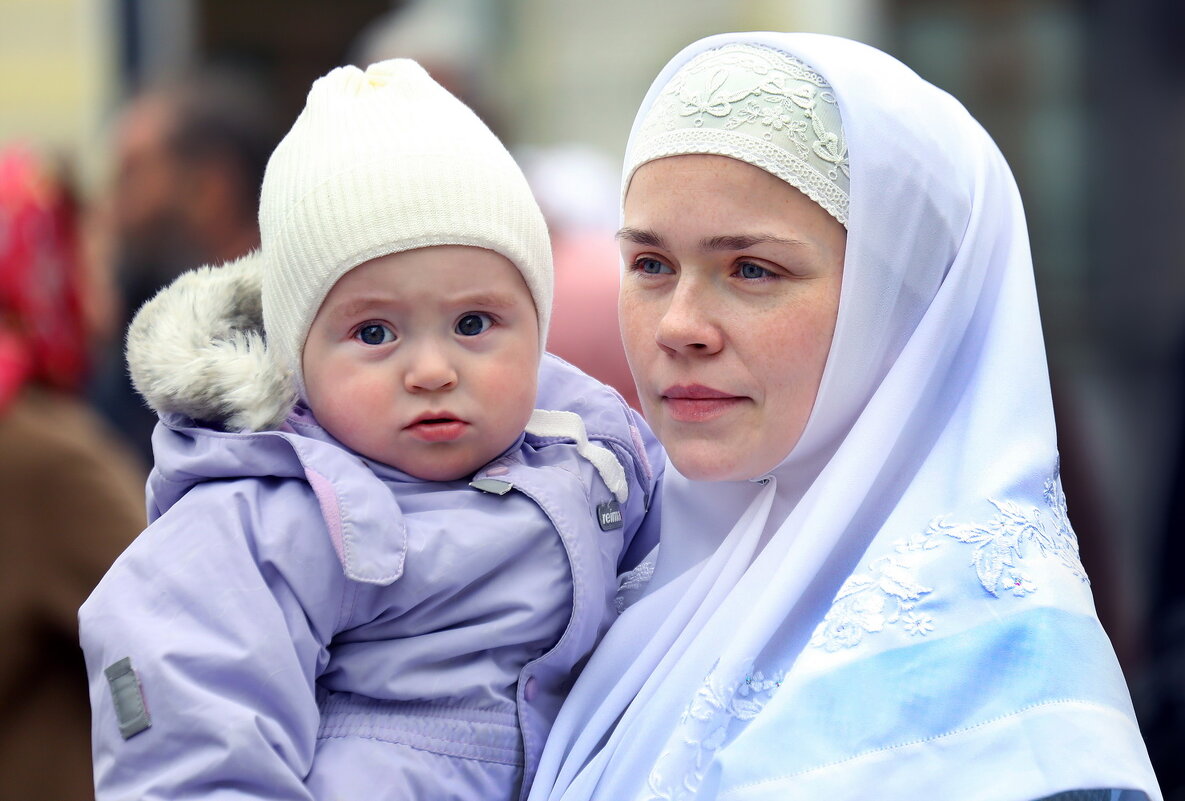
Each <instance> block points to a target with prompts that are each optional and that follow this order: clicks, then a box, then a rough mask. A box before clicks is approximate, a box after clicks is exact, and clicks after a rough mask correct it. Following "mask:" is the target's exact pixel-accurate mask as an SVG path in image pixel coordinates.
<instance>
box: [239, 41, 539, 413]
mask: <svg viewBox="0 0 1185 801" xmlns="http://www.w3.org/2000/svg"><path fill="white" fill-rule="evenodd" d="M259 227H260V233H261V235H262V253H263V257H264V262H265V264H266V267H265V273H264V277H263V321H264V329H265V330H266V332H267V341H268V348H269V350H272V351H273V352H274V353H275V355H276V357H277V358H278V359H279V360H280V364H281V365H283V366H285V367H286V368H288V369H290V370H291V371H292V375H293V378H294V380H295V382H296V387H297V391H298V392H299V393H300V394H301V395H303V394H304V380H303V375H302V372H301V353H302V351H303V349H304V341H305V338H306V337H307V336H308V332H309V327H310V326H311V325H312V322H313V318H314V317H315V316H316V314H317V310H318V309H319V308H320V306H321V303H322V302H323V301H324V300H325V296H326V295H327V294H328V293H329V290H330V289H332V287H333V285H334V284H335V283H336V282H337V280H338V279H340V278H341V277H342V276H343V275H345V274H346V273H347V272H349V271H350V270H351V269H353V268H354V267H357V266H358V265H360V264H362V263H363V262H366V261H369V260H370V259H374V258H378V257H380V256H386V255H389V254H391V253H399V252H402V251H406V250H414V249H416V248H422V247H431V246H434V245H472V246H475V247H481V248H487V249H489V250H493V251H495V252H497V253H500V254H501V255H503V256H505V257H506V258H507V259H509V260H510V261H511V262H512V263H513V264H514V265H515V266H516V267H518V269H519V271H520V272H522V275H523V278H524V279H525V280H526V284H527V288H528V289H529V290H530V292H531V296H532V298H533V299H534V301H535V311H536V314H537V315H538V318H539V341H540V345H541V346H542V345H543V343H545V342H546V341H547V324H548V319H549V317H550V316H551V299H552V287H553V275H552V264H551V246H550V242H549V240H548V234H547V224H546V223H545V222H544V220H543V215H542V213H541V212H540V210H539V206H538V204H537V203H536V202H535V198H534V197H533V196H532V194H531V190H530V188H529V187H528V186H527V181H526V179H525V178H524V177H523V174H522V171H521V170H520V169H519V167H518V165H517V164H515V162H514V159H513V158H512V157H511V156H510V153H509V152H507V150H506V148H505V147H504V146H503V145H502V143H501V142H499V141H498V138H497V137H496V136H494V134H493V133H492V132H491V131H490V129H489V128H487V127H486V125H485V124H484V123H483V122H482V121H481V120H480V119H478V117H477V115H476V114H474V113H473V112H472V111H471V110H470V109H469V108H468V107H467V106H465V105H464V104H463V103H462V102H461V101H460V100H458V99H457V98H455V97H453V96H452V95H451V94H449V93H448V92H447V91H446V90H445V89H444V88H443V87H441V86H440V85H439V84H437V83H436V82H435V81H433V80H432V79H431V78H430V77H429V76H428V73H427V72H425V71H424V69H423V68H422V67H421V66H420V65H419V64H417V63H416V62H414V61H410V60H407V59H393V60H390V61H383V62H380V63H378V64H374V65H372V66H371V67H369V68H368V69H367V70H366V71H365V72H363V71H362V70H360V69H358V68H357V67H339V68H338V69H335V70H333V71H332V72H330V73H329V74H328V75H325V76H324V77H322V78H320V79H318V80H317V81H316V82H315V83H314V84H313V87H312V89H311V90H310V91H309V96H308V99H307V101H306V103H305V108H304V111H303V112H301V114H300V116H299V117H298V118H297V120H296V122H295V123H294V124H293V126H292V130H291V131H289V132H288V135H287V136H285V137H284V139H283V141H281V142H280V144H279V146H278V147H277V148H276V150H275V152H274V153H273V154H272V157H271V159H270V160H269V161H268V165H267V173H266V174H265V175H264V179H263V189H262V194H261V197H260V203H259Z"/></svg>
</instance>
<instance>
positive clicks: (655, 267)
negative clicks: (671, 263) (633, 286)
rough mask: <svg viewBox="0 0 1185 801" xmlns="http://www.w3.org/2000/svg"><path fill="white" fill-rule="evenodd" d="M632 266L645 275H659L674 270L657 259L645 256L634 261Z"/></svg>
mask: <svg viewBox="0 0 1185 801" xmlns="http://www.w3.org/2000/svg"><path fill="white" fill-rule="evenodd" d="M634 266H635V267H636V268H637V269H638V271H639V272H643V273H646V274H647V275H660V274H662V273H670V272H674V270H672V269H671V268H670V267H668V266H667V265H665V264H663V263H662V262H661V261H659V260H658V259H651V258H647V257H645V256H643V257H642V258H640V259H638V260H637V261H636V262H634Z"/></svg>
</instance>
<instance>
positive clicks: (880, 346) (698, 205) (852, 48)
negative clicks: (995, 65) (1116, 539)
mask: <svg viewBox="0 0 1185 801" xmlns="http://www.w3.org/2000/svg"><path fill="white" fill-rule="evenodd" d="M624 179H625V183H624V187H625V194H624V227H623V228H622V231H621V232H620V233H619V240H620V244H621V248H622V254H623V260H624V264H625V269H626V274H625V276H624V278H623V284H622V291H621V304H620V305H621V319H622V329H623V334H624V339H625V344H626V351H627V354H628V356H629V359H630V365H631V368H632V370H633V372H634V376H635V379H636V381H637V383H638V387H639V392H640V396H641V403H642V407H643V410H644V412H645V413H646V416H647V419H648V422H649V423H650V424H651V426H652V427H653V428H654V430H655V432H656V433H657V434H658V435H659V438H660V439H661V440H662V443H663V445H664V446H665V447H666V449H667V451H668V455H669V459H670V463H671V464H670V466H669V467H668V471H667V479H666V486H665V488H664V493H663V497H662V509H663V526H662V539H661V545H660V546H659V550H658V556H657V560H656V563H655V565H654V568H653V578H652V579H651V580H650V582H649V584H648V586H646V587H645V589H644V590H643V591H642V592H641V593H640V594H641V597H640V598H639V599H638V600H637V601H636V602H635V603H634V604H633V605H632V606H630V607H629V608H628V609H626V610H625V612H624V613H623V615H622V617H621V618H620V620H619V621H618V622H617V623H616V624H615V625H614V627H613V628H612V629H611V630H610V632H609V634H608V636H607V637H606V639H605V640H604V642H603V644H602V645H601V646H600V648H599V649H598V651H597V652H596V653H595V654H594V657H593V659H592V660H591V661H590V663H589V665H588V667H587V668H586V670H585V672H584V674H583V675H582V676H581V677H580V679H579V681H578V682H577V683H576V686H575V688H574V689H573V692H572V694H571V696H570V697H569V699H568V701H567V703H566V705H565V707H564V709H563V712H562V714H561V716H560V719H559V721H558V722H557V724H556V727H555V729H554V730H553V734H552V738H551V740H550V741H549V743H548V748H547V750H546V752H545V754H544V758H543V762H542V764H541V766H540V769H539V772H538V774H537V777H536V781H535V785H534V790H533V792H532V796H531V797H532V798H533V799H543V798H556V799H560V798H562V799H586V798H598V799H614V800H615V801H624V800H625V799H675V798H699V799H715V798H721V799H723V798H730V799H731V798H737V799H741V798H744V799H759V798H778V799H788V798H789V799H799V798H801V799H812V801H814V800H816V799H828V800H829V801H835V800H836V799H847V798H852V799H864V798H877V799H881V800H883V799H903V800H905V799H909V801H915V800H916V799H959V801H969V800H970V799H983V801H989V800H991V801H995V800H997V799H998V800H999V801H1005V800H1010V799H1016V800H1017V801H1030V800H1031V799H1038V798H1044V797H1047V796H1050V795H1053V794H1058V793H1064V792H1067V791H1096V790H1097V791H1099V792H1090V793H1086V794H1078V793H1075V797H1081V798H1095V797H1098V798H1112V797H1114V798H1127V799H1144V798H1149V799H1156V798H1159V797H1160V794H1159V790H1158V789H1157V787H1156V781H1155V778H1154V777H1153V775H1152V772H1151V768H1150V767H1149V765H1148V761H1147V755H1146V753H1145V750H1144V746H1143V742H1142V741H1141V739H1140V735H1139V732H1138V730H1137V728H1136V724H1135V721H1134V717H1133V715H1132V711H1131V704H1130V701H1129V698H1128V695H1127V691H1126V688H1125V686H1124V684H1123V679H1122V676H1121V674H1120V672H1119V668H1118V665H1117V663H1116V660H1115V658H1114V655H1113V653H1112V651H1111V647H1110V644H1109V642H1108V641H1107V638H1106V635H1105V634H1104V633H1103V631H1102V629H1101V627H1100V626H1099V624H1098V620H1097V618H1096V617H1095V614H1094V609H1093V605H1092V602H1091V596H1090V590H1089V584H1088V582H1087V579H1086V576H1085V574H1084V573H1083V571H1082V568H1081V564H1080V562H1079V560H1078V552H1077V543H1076V541H1075V538H1074V535H1073V532H1072V530H1071V528H1070V525H1069V521H1068V519H1067V517H1066V505H1065V499H1064V496H1063V495H1062V492H1061V486H1060V481H1059V478H1058V460H1057V451H1056V444H1055V441H1054V423H1053V416H1052V410H1051V403H1050V395H1049V388H1048V376H1047V370H1046V364H1045V355H1044V349H1043V345H1042V335H1041V328H1040V322H1039V319H1038V311H1037V303H1036V297H1035V292H1034V287H1033V274H1032V263H1031V258H1030V254H1029V247H1028V239H1027V234H1026V231H1025V223H1024V217H1023V213H1022V210H1021V203H1020V200H1019V197H1018V194H1017V190H1016V187H1015V184H1014V181H1013V179H1012V176H1011V174H1010V172H1009V170H1008V167H1007V166H1006V164H1005V163H1004V160H1003V158H1002V157H1001V155H1000V153H999V151H998V150H997V149H996V147H995V145H994V144H993V143H992V141H991V139H990V138H989V137H988V136H987V134H986V133H985V132H984V131H983V130H982V129H981V128H980V127H979V125H978V124H977V123H975V121H974V120H973V119H971V117H970V116H969V115H968V114H967V112H966V111H965V110H964V109H963V107H962V106H961V105H959V103H958V102H957V101H955V100H954V99H953V98H951V97H950V96H949V95H947V94H945V93H943V92H942V91H940V90H938V89H936V88H935V87H933V86H931V85H929V84H927V83H925V82H924V81H922V80H921V79H920V78H918V77H917V76H916V75H915V74H914V73H912V72H911V71H909V70H908V69H907V68H906V67H904V66H903V65H901V64H899V63H898V62H896V61H894V60H893V59H892V58H890V57H888V56H886V55H884V54H882V53H880V52H877V51H875V50H873V49H871V48H869V47H866V46H863V45H860V44H857V43H854V42H849V41H845V40H840V39H835V38H831V37H825V36H818V35H806V34H801V35H782V34H769V33H757V34H729V35H722V36H715V37H710V38H708V39H705V40H702V41H700V42H697V43H695V44H693V45H691V46H689V47H688V48H686V49H685V50H684V51H683V52H681V53H680V54H678V55H677V56H676V57H675V58H674V60H672V61H671V63H670V64H668V65H667V67H666V68H665V69H664V70H663V71H662V73H661V74H660V75H659V76H658V78H657V79H656V80H655V82H654V84H653V86H652V88H651V90H650V92H649V94H648V95H647V97H646V99H645V101H644V102H643V104H642V107H641V110H640V111H639V113H638V117H637V121H636V123H635V126H634V130H633V132H632V134H631V137H630V142H629V146H628V148H627V154H626V165H625V173H624ZM841 287H842V289H841ZM638 583H640V582H636V581H635V582H631V584H635V585H636V584H638ZM629 589H630V588H629V587H627V594H628V592H629ZM1111 790H1114V791H1115V792H1110V791H1111Z"/></svg>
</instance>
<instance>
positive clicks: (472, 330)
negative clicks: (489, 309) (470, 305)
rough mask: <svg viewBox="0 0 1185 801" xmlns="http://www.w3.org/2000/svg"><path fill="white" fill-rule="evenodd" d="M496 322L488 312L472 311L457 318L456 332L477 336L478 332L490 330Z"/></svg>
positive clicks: (465, 335)
mask: <svg viewBox="0 0 1185 801" xmlns="http://www.w3.org/2000/svg"><path fill="white" fill-rule="evenodd" d="M493 324H494V321H493V319H491V318H490V316H489V315H488V314H482V313H481V312H470V313H469V314H465V315H462V316H461V319H460V320H457V326H456V329H455V330H456V332H457V333H458V334H460V335H461V336H463V337H475V336H477V335H478V334H480V333H482V332H484V331H487V330H489V327H490V326H492V325H493Z"/></svg>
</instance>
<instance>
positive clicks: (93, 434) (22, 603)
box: [0, 387, 145, 801]
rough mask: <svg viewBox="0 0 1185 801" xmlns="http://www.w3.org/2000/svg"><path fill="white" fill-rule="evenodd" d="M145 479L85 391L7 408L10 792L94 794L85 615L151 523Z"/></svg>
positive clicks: (5, 662) (2, 562)
mask: <svg viewBox="0 0 1185 801" xmlns="http://www.w3.org/2000/svg"><path fill="white" fill-rule="evenodd" d="M143 478H144V476H143V472H142V470H141V469H140V468H139V467H138V465H137V464H136V463H135V461H134V460H133V459H132V458H131V456H130V455H129V454H128V453H127V451H126V448H125V446H124V445H122V444H121V443H119V442H118V441H117V440H116V439H115V438H114V437H113V436H112V435H111V434H109V433H108V432H107V431H106V429H104V428H103V427H102V424H101V423H100V422H99V421H98V419H97V418H96V417H95V416H94V414H93V413H92V412H91V411H90V410H89V409H88V408H87V407H86V406H85V405H83V403H82V402H81V401H79V400H78V399H76V398H75V397H73V396H70V395H67V394H63V393H59V392H54V391H51V390H46V389H41V388H36V387H26V388H25V389H24V390H23V391H22V394H21V396H20V397H18V398H17V399H16V400H15V402H14V403H13V404H12V405H11V406H10V407H9V408H8V409H7V410H5V411H4V413H3V414H0V552H2V553H3V556H0V644H2V649H0V788H2V789H0V798H5V799H7V798H12V799H18V798H19V799H21V801H42V800H44V801H77V799H88V798H93V797H94V789H93V780H92V771H91V751H90V705H89V701H88V698H87V680H86V671H85V668H84V666H83V659H82V651H81V649H80V648H79V646H78V623H77V611H78V607H79V606H80V605H81V604H82V602H83V601H84V600H85V599H86V597H87V596H88V595H89V594H90V591H91V589H92V588H93V587H94V585H95V584H97V583H98V581H99V579H100V578H101V577H102V576H103V574H104V573H105V572H106V570H107V568H108V567H109V566H110V564H111V563H112V562H113V561H114V560H115V558H116V557H117V556H118V555H119V554H120V553H121V552H122V551H123V549H124V548H125V547H126V546H127V545H128V543H130V542H131V540H132V539H133V538H134V537H135V536H136V535H137V534H138V533H139V532H140V530H141V529H143V527H144V525H145V512H144V489H143V487H144V484H143Z"/></svg>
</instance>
